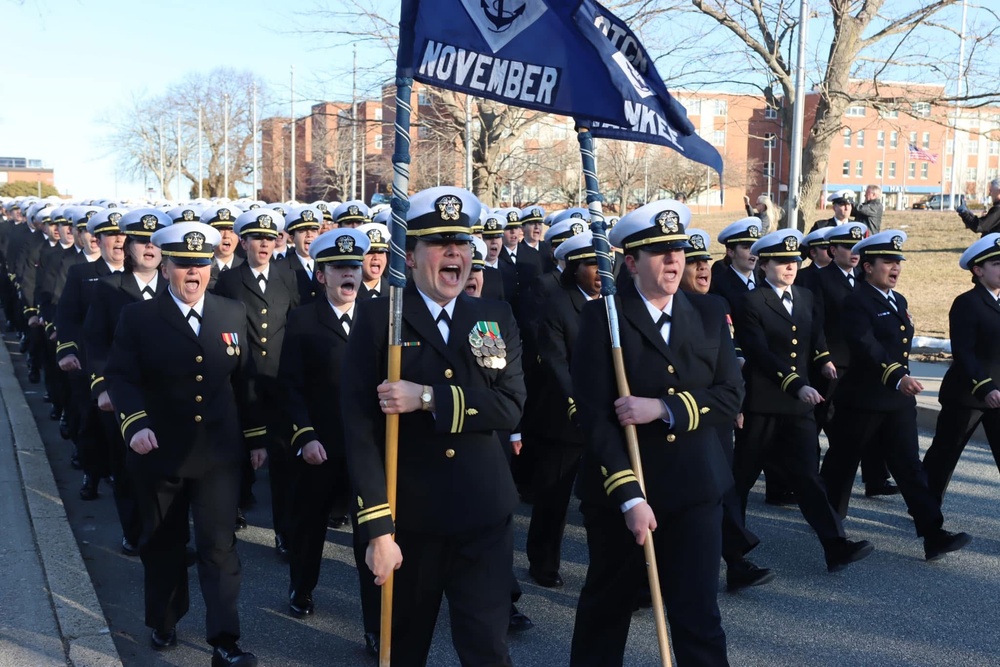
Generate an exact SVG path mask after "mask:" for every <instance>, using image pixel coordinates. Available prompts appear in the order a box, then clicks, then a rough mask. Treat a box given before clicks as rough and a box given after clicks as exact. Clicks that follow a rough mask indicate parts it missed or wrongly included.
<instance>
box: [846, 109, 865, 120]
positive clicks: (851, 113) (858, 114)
mask: <svg viewBox="0 0 1000 667" xmlns="http://www.w3.org/2000/svg"><path fill="white" fill-rule="evenodd" d="M847 115H848V116H855V117H860V118H863V117H864V115H865V108H864V107H862V106H852V107H847Z"/></svg>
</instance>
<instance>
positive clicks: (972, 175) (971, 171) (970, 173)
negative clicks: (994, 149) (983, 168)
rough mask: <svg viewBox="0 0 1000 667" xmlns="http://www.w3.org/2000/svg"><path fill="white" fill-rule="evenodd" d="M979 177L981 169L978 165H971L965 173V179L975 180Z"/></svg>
mask: <svg viewBox="0 0 1000 667" xmlns="http://www.w3.org/2000/svg"><path fill="white" fill-rule="evenodd" d="M977 178H979V169H977V168H976V167H969V168H968V170H967V171H966V174H965V180H967V181H974V180H976V179H977Z"/></svg>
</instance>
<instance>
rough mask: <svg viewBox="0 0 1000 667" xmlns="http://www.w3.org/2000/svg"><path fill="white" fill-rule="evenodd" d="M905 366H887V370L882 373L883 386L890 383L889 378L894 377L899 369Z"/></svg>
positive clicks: (892, 364)
mask: <svg viewBox="0 0 1000 667" xmlns="http://www.w3.org/2000/svg"><path fill="white" fill-rule="evenodd" d="M902 367H903V364H897V363H891V364H889V365H888V366H886V368H885V370H884V371H882V384H885V383H886V382H888V381H889V376H890V375H892V374H893V373H894V372H895V370H896V369H897V368H902Z"/></svg>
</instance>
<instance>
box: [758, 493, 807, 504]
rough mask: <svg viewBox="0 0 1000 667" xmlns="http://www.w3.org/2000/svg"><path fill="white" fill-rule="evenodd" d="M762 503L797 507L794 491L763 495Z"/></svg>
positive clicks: (797, 502)
mask: <svg viewBox="0 0 1000 667" xmlns="http://www.w3.org/2000/svg"><path fill="white" fill-rule="evenodd" d="M764 502H765V503H767V504H768V505H798V504H799V501H798V500H796V499H795V492H794V491H776V492H774V493H765V494H764Z"/></svg>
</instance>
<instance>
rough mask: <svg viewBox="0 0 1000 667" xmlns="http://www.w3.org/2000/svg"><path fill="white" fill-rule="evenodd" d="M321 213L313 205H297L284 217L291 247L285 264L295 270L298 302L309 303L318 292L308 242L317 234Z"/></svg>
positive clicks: (321, 217)
mask: <svg viewBox="0 0 1000 667" xmlns="http://www.w3.org/2000/svg"><path fill="white" fill-rule="evenodd" d="M322 219H323V213H322V211H320V210H319V209H318V208H316V207H314V206H299V207H298V208H294V209H292V210H291V211H290V212H289V214H288V215H287V216H286V217H285V231H286V232H287V233H288V234H291V237H292V239H291V240H292V249H293V250H294V252H288V253H287V255H286V256H285V265H286V266H287V268H289V269H291V270H292V271H294V272H295V281H296V284H297V285H298V288H299V304H301V305H305V304H307V303H310V302H311V301H312V300H313V299H315V298H316V295H317V294H319V293H320V288H319V283H317V282H316V278H315V270H316V269H315V264H314V263H313V260H312V258H311V257H310V256H309V244H310V243H312V242H313V241H314V240H315V239H316V237H317V236H318V235H319V226H320V220H322Z"/></svg>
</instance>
